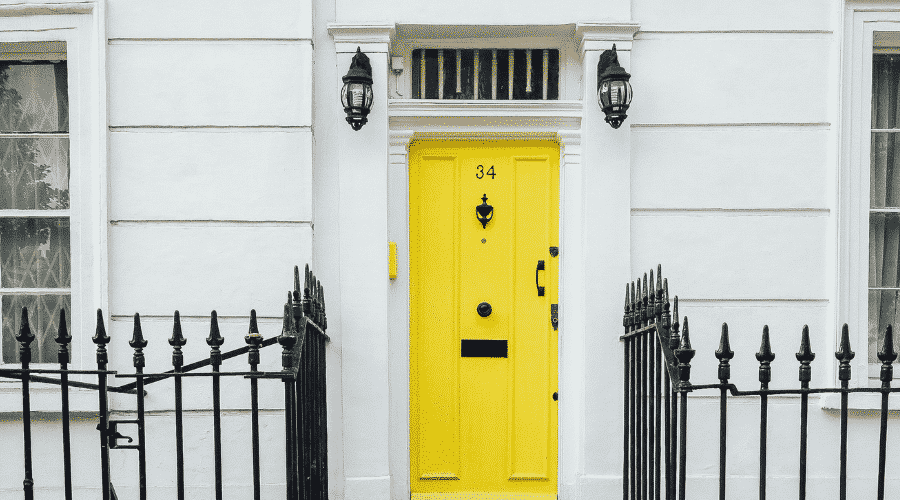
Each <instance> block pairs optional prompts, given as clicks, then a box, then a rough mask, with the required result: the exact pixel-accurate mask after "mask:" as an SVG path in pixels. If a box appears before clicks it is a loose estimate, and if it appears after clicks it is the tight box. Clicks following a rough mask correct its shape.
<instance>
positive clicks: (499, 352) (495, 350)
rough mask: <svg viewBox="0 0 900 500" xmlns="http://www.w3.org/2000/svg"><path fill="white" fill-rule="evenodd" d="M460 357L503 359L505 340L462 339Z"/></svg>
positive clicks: (504, 355)
mask: <svg viewBox="0 0 900 500" xmlns="http://www.w3.org/2000/svg"><path fill="white" fill-rule="evenodd" d="M461 350H462V357H464V358H505V357H507V355H506V353H507V350H506V341H505V340H480V339H478V340H476V339H462V349H461Z"/></svg>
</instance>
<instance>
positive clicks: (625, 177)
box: [575, 23, 640, 498]
mask: <svg viewBox="0 0 900 500" xmlns="http://www.w3.org/2000/svg"><path fill="white" fill-rule="evenodd" d="M638 29H639V25H637V24H633V23H581V24H578V25H576V29H575V33H576V39H577V41H578V42H579V46H580V48H581V57H582V71H583V76H582V82H583V84H584V88H583V95H582V99H583V103H584V112H583V115H582V122H581V124H582V134H583V137H584V141H583V143H582V163H583V165H584V170H583V179H584V184H583V189H584V192H583V196H584V205H583V214H584V221H583V224H584V233H583V238H584V241H583V245H584V252H585V256H584V259H585V272H584V275H585V276H590V277H591V279H590V280H587V281H586V282H585V284H584V286H585V293H584V299H583V300H584V304H585V306H584V309H583V310H584V313H583V315H582V316H581V319H582V320H583V321H584V324H585V325H586V328H588V329H589V330H588V331H587V332H586V334H585V335H584V344H583V345H582V346H580V347H581V349H582V352H583V354H582V356H583V357H584V359H583V362H584V364H585V369H584V376H583V377H581V378H580V379H579V382H581V383H582V384H583V391H584V412H583V421H582V422H581V425H582V436H583V440H582V446H583V447H584V448H583V455H582V456H583V462H582V467H583V469H582V470H581V474H582V477H581V479H580V481H579V483H580V488H579V489H580V491H579V495H578V496H579V498H594V497H596V496H597V495H598V494H600V493H601V492H610V491H621V490H620V488H621V473H622V464H621V458H622V457H621V452H615V451H613V450H621V449H622V444H621V439H622V438H621V436H622V431H621V429H622V421H621V420H622V417H621V412H620V411H611V409H612V408H621V404H622V400H621V399H622V394H621V388H620V387H619V386H618V385H617V384H614V383H613V382H615V381H621V374H622V366H623V365H622V345H621V343H620V342H619V335H620V334H621V330H622V324H621V320H620V318H621V316H622V306H621V303H622V296H621V295H622V293H621V291H622V284H623V283H625V282H626V281H627V280H628V279H629V277H630V276H631V274H632V270H631V130H630V126H629V121H627V120H626V121H625V123H623V124H622V126H621V127H620V128H618V129H613V128H612V127H610V126H609V124H607V123H606V122H605V115H604V114H603V111H602V110H601V109H600V105H599V104H598V102H597V63H598V62H599V59H600V54H601V52H602V51H604V50H608V49H611V48H612V45H613V44H614V43H615V44H616V51H617V53H618V58H619V63H620V64H621V65H622V67H624V68H625V69H626V70H628V69H629V68H630V66H631V64H630V63H631V47H632V39H633V36H634V33H635V32H636V31H637V30H638ZM639 78H640V75H635V76H634V79H635V80H637V79H639ZM633 105H637V106H639V105H640V96H637V97H636V99H635V101H634V104H633Z"/></svg>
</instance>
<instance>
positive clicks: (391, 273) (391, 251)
mask: <svg viewBox="0 0 900 500" xmlns="http://www.w3.org/2000/svg"><path fill="white" fill-rule="evenodd" d="M388 277H389V278H391V279H392V280H395V279H397V244H396V243H394V242H393V241H391V242H390V243H388Z"/></svg>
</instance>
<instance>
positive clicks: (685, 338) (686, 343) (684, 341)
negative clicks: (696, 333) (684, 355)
mask: <svg viewBox="0 0 900 500" xmlns="http://www.w3.org/2000/svg"><path fill="white" fill-rule="evenodd" d="M678 350H679V351H690V352H691V353H692V354H691V357H693V352H694V350H693V349H691V336H690V331H689V330H688V318H687V316H685V317H684V323H683V326H682V327H681V341H680V343H679V344H678ZM679 359H681V358H679ZM688 359H690V358H688Z"/></svg>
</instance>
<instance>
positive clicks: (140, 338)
mask: <svg viewBox="0 0 900 500" xmlns="http://www.w3.org/2000/svg"><path fill="white" fill-rule="evenodd" d="M128 345H130V346H131V347H132V349H134V355H133V356H132V360H133V362H134V363H133V364H134V367H135V368H143V367H144V348H145V347H147V341H146V340H145V339H144V332H143V331H142V330H141V315H140V314H138V313H134V332H132V336H131V340H129V341H128Z"/></svg>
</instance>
